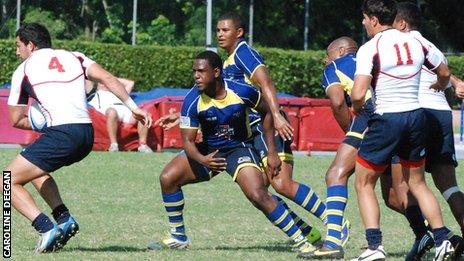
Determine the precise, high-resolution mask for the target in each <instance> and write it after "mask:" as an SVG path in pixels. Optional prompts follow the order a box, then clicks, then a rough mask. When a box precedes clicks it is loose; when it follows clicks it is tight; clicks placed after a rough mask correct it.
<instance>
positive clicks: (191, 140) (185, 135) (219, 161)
mask: <svg viewBox="0 0 464 261" xmlns="http://www.w3.org/2000/svg"><path fill="white" fill-rule="evenodd" d="M180 133H181V136H182V141H183V143H184V150H185V153H186V154H187V155H188V156H189V157H190V158H192V159H193V160H195V161H197V162H199V163H200V164H202V165H204V166H206V167H208V168H209V169H211V170H212V171H219V172H220V171H223V170H225V169H226V165H227V163H226V159H225V158H215V157H214V156H215V155H216V153H218V150H216V151H214V152H212V153H210V154H208V155H203V154H201V153H200V152H199V151H198V149H197V146H196V145H195V138H196V137H197V133H198V129H181V130H180Z"/></svg>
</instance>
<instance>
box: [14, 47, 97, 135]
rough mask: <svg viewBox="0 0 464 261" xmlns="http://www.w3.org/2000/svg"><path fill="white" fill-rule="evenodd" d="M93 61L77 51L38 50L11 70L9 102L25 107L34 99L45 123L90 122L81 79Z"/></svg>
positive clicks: (48, 124)
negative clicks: (12, 71)
mask: <svg viewBox="0 0 464 261" xmlns="http://www.w3.org/2000/svg"><path fill="white" fill-rule="evenodd" d="M93 63H94V61H92V60H91V59H89V58H87V57H86V56H85V55H83V54H81V53H78V52H68V51H65V50H54V49H49V48H45V49H40V50H37V51H34V52H33V53H32V54H31V55H30V56H29V58H27V59H26V60H24V62H23V63H21V64H20V65H19V66H18V68H17V69H16V71H15V72H14V73H13V79H12V82H11V91H10V97H9V98H8V105H11V106H26V105H27V103H28V98H29V97H31V98H33V99H35V100H36V101H37V103H38V104H39V106H40V108H41V110H42V112H43V114H44V115H45V117H46V120H47V126H56V125H62V124H70V123H90V122H91V120H90V117H89V114H88V112H87V102H86V98H85V88H84V82H85V78H86V77H87V68H89V66H90V65H91V64H93Z"/></svg>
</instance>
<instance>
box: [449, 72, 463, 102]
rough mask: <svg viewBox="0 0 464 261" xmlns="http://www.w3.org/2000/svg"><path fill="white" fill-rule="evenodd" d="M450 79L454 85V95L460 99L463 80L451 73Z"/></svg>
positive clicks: (461, 97)
mask: <svg viewBox="0 0 464 261" xmlns="http://www.w3.org/2000/svg"><path fill="white" fill-rule="evenodd" d="M450 81H451V84H452V85H453V87H454V91H455V93H456V96H457V97H458V98H460V99H464V82H463V81H462V80H461V79H459V78H458V77H456V76H455V75H451V78H450Z"/></svg>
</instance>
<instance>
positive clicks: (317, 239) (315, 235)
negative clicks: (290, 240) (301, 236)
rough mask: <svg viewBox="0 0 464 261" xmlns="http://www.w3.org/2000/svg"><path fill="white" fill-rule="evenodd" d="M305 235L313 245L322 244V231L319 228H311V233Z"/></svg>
mask: <svg viewBox="0 0 464 261" xmlns="http://www.w3.org/2000/svg"><path fill="white" fill-rule="evenodd" d="M305 237H306V239H308V242H309V243H311V244H312V245H315V246H317V245H322V236H321V232H319V230H317V229H316V228H314V227H313V228H312V229H311V231H309V234H307V235H306V236H305Z"/></svg>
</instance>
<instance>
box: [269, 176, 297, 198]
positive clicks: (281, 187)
mask: <svg viewBox="0 0 464 261" xmlns="http://www.w3.org/2000/svg"><path fill="white" fill-rule="evenodd" d="M272 187H273V188H274V190H275V191H276V192H277V193H279V194H280V195H282V196H286V197H291V196H293V195H290V194H291V192H292V191H291V183H290V182H289V181H288V180H286V179H282V178H278V177H275V178H274V179H273V180H272Z"/></svg>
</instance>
